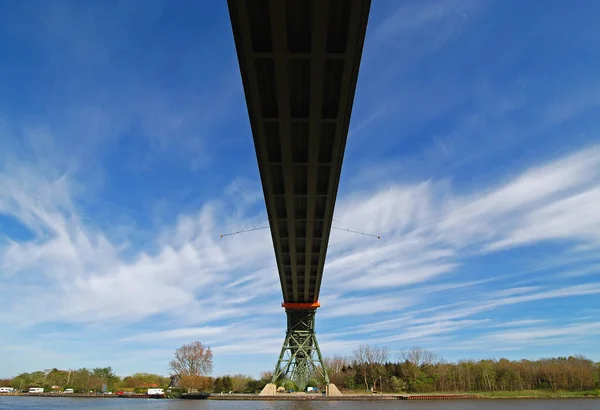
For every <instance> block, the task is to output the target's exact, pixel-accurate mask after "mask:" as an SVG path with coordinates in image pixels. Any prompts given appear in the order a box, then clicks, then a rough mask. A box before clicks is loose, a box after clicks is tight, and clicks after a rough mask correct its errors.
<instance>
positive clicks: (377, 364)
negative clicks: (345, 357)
mask: <svg viewBox="0 0 600 410" xmlns="http://www.w3.org/2000/svg"><path fill="white" fill-rule="evenodd" d="M353 356H354V363H355V365H357V366H358V367H360V371H361V374H362V376H363V380H364V382H365V388H366V389H368V388H369V379H370V380H371V382H372V384H375V380H376V379H377V378H378V377H379V376H380V375H381V374H382V370H383V364H384V363H385V362H386V361H387V360H388V350H387V347H379V346H370V345H361V346H359V347H358V348H357V349H356V350H354V352H353Z"/></svg>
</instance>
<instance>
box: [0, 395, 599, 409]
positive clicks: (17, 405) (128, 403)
mask: <svg viewBox="0 0 600 410" xmlns="http://www.w3.org/2000/svg"><path fill="white" fill-rule="evenodd" d="M0 409H2V410H4V409H10V410H58V409H67V410H70V409H92V410H94V409H123V410H138V409H144V410H196V409H198V410H329V409H332V410H333V409H348V410H362V409H365V410H375V409H383V410H387V409H389V410H391V409H398V410H479V409H485V410H513V409H523V410H600V399H555V400H452V401H411V402H408V401H385V402H347V401H344V402H334V401H329V402H304V401H302V402H300V401H277V402H273V401H265V402H260V401H211V400H151V399H147V400H144V399H78V398H44V397H0Z"/></svg>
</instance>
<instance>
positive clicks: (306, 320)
mask: <svg viewBox="0 0 600 410" xmlns="http://www.w3.org/2000/svg"><path fill="white" fill-rule="evenodd" d="M282 306H283V307H284V308H285V313H286V315H287V331H286V335H285V340H284V341H283V346H282V347H281V353H280V354H279V360H278V361H277V365H276V366H275V371H274V372H273V379H272V381H271V386H274V385H275V383H276V382H277V381H278V380H282V379H288V380H291V381H293V382H294V383H295V384H296V386H297V387H298V389H299V390H300V391H304V390H305V389H306V387H307V386H308V383H309V381H310V380H311V379H312V378H317V379H320V380H322V381H324V382H325V384H326V385H327V389H326V390H327V392H328V393H329V392H338V390H337V388H335V386H333V387H330V384H329V377H328V375H327V369H326V368H325V366H324V364H323V357H322V356H321V350H320V349H319V343H318V342H317V335H316V332H315V314H316V312H317V308H318V307H319V302H316V303H283V304H282ZM271 386H269V385H267V387H266V388H265V390H264V391H263V393H264V394H268V392H270V391H272V390H273V387H271Z"/></svg>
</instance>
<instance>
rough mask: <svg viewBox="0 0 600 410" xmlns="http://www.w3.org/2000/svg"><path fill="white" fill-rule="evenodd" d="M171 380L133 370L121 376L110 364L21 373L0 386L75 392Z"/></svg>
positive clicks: (135, 387)
mask: <svg viewBox="0 0 600 410" xmlns="http://www.w3.org/2000/svg"><path fill="white" fill-rule="evenodd" d="M170 381H171V379H170V378H169V377H164V376H161V375H158V374H152V373H135V374H132V375H131V376H127V377H123V378H121V377H119V376H117V375H116V374H115V373H114V371H113V370H112V368H111V367H97V368H93V369H87V368H81V369H76V370H60V369H57V368H54V369H46V370H39V371H35V372H31V373H21V374H19V375H18V376H16V377H14V378H12V379H5V380H0V385H2V386H6V387H13V388H15V389H16V390H19V391H22V390H27V389H29V388H30V387H43V388H44V390H45V391H62V390H64V389H67V388H71V389H73V390H74V391H75V392H76V393H88V392H90V391H91V392H101V391H103V390H104V389H105V390H106V391H117V390H125V391H136V392H143V391H144V389H147V388H148V386H158V387H163V386H164V387H166V386H168V385H169V382H170Z"/></svg>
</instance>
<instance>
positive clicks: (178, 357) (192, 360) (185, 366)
mask: <svg viewBox="0 0 600 410" xmlns="http://www.w3.org/2000/svg"><path fill="white" fill-rule="evenodd" d="M212 358H213V354H212V350H211V349H210V346H204V345H203V344H202V343H200V342H193V343H190V344H187V345H183V346H181V347H180V348H179V349H177V350H176V351H175V358H174V359H173V360H171V362H170V363H169V367H170V369H171V371H173V372H174V373H175V374H177V375H179V377H180V378H181V379H188V380H190V381H192V380H200V379H199V378H198V376H205V375H208V374H210V373H211V372H212V368H213V363H212ZM187 387H188V390H191V389H192V387H193V386H191V385H188V386H187Z"/></svg>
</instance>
